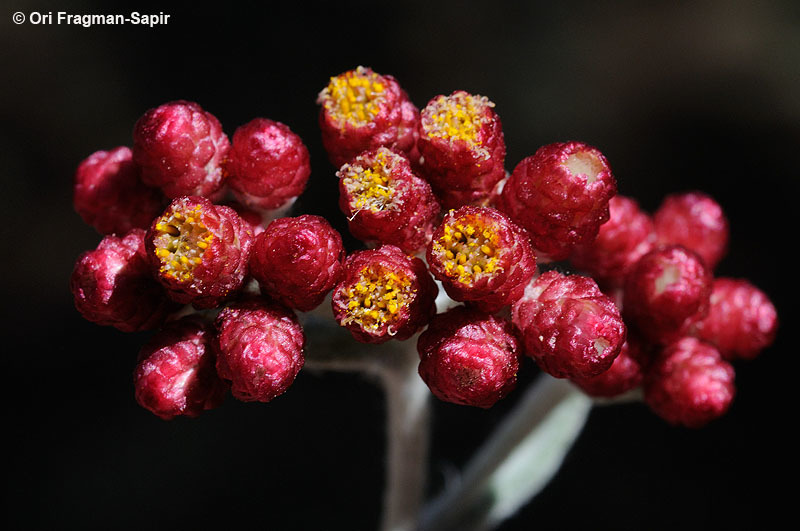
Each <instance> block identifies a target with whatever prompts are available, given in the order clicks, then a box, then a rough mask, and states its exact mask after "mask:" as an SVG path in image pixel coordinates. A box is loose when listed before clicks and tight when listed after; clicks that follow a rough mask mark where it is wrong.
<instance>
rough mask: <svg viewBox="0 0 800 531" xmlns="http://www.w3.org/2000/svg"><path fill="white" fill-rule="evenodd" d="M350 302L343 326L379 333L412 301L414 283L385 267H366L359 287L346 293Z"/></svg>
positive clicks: (359, 279)
mask: <svg viewBox="0 0 800 531" xmlns="http://www.w3.org/2000/svg"><path fill="white" fill-rule="evenodd" d="M345 293H346V295H347V297H349V298H350V300H349V302H348V303H347V316H346V317H345V319H343V324H347V323H349V322H356V323H358V324H359V325H361V327H362V328H364V329H365V330H366V329H373V330H378V329H380V328H382V327H384V326H386V325H391V324H392V322H393V321H394V319H395V316H396V314H397V313H398V312H399V311H400V309H401V308H402V307H403V306H404V305H406V304H409V302H410V300H411V299H412V298H413V293H414V292H413V290H412V289H411V280H409V279H408V278H407V277H405V275H402V274H398V273H396V272H394V271H391V270H388V269H386V268H384V267H382V266H378V265H375V266H366V267H365V268H363V269H362V270H361V271H360V273H359V278H358V281H357V282H356V283H354V284H353V285H351V286H350V287H348V288H347V289H346V291H345Z"/></svg>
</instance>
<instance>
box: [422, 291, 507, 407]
mask: <svg viewBox="0 0 800 531" xmlns="http://www.w3.org/2000/svg"><path fill="white" fill-rule="evenodd" d="M417 349H418V351H419V356H420V364H419V374H420V376H421V377H422V379H423V380H424V381H425V383H426V384H427V385H428V387H429V388H430V390H431V392H432V393H433V394H434V395H435V396H436V397H437V398H439V399H440V400H443V401H445V402H452V403H454V404H462V405H467V406H477V407H482V408H489V407H491V406H493V405H494V404H495V403H496V402H497V401H498V400H500V399H501V398H503V397H504V396H506V395H507V394H508V393H510V392H511V391H512V390H513V389H514V387H515V386H516V383H517V370H518V368H519V353H518V350H519V342H518V340H517V338H516V336H515V335H514V329H513V326H512V325H511V323H510V322H508V321H505V320H503V319H499V318H497V317H494V316H492V315H488V314H485V313H483V312H480V311H478V310H475V309H470V308H466V307H463V306H460V307H455V308H453V309H451V310H449V311H448V312H446V313H443V314H439V315H437V316H435V317H434V318H433V320H432V321H431V323H430V325H429V326H428V328H427V330H425V331H424V332H423V333H422V334H421V335H420V336H419V341H418V343H417Z"/></svg>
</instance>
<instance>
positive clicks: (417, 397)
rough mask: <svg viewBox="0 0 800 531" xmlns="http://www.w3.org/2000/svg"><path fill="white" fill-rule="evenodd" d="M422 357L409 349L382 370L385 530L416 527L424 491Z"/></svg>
mask: <svg viewBox="0 0 800 531" xmlns="http://www.w3.org/2000/svg"><path fill="white" fill-rule="evenodd" d="M409 341H410V340H409ZM413 343H414V344H415V342H413ZM412 346H413V345H412ZM418 360H419V357H418V356H417V353H416V350H414V349H406V352H405V356H403V357H396V358H394V359H393V360H392V363H391V365H388V364H387V369H386V370H385V371H384V372H383V377H382V381H383V386H384V390H385V392H386V446H387V451H386V454H387V455H386V465H387V468H386V489H385V490H384V493H383V517H382V523H381V529H382V530H383V531H413V530H414V529H416V527H417V518H418V515H419V512H420V508H421V506H422V500H423V495H424V493H425V485H426V478H427V472H428V469H427V463H428V443H429V431H430V391H429V390H428V387H427V386H426V385H425V383H424V382H423V381H422V379H421V378H420V377H419V375H418V374H417V364H418Z"/></svg>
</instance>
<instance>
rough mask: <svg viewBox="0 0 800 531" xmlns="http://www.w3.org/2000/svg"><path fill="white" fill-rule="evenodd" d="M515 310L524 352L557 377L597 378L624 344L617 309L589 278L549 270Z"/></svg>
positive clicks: (514, 320) (531, 286) (528, 287)
mask: <svg viewBox="0 0 800 531" xmlns="http://www.w3.org/2000/svg"><path fill="white" fill-rule="evenodd" d="M511 312H512V320H513V322H514V325H515V326H516V327H517V329H518V330H520V332H521V333H522V339H523V341H524V344H525V351H526V354H528V355H529V356H531V357H532V358H533V359H534V360H536V363H537V364H538V365H539V367H540V368H541V369H542V370H543V371H545V372H547V373H549V374H551V375H553V376H555V377H556V378H572V379H583V378H591V377H593V376H597V375H598V374H600V373H602V372H604V371H606V370H608V369H609V368H610V367H611V364H612V363H613V362H614V359H616V357H617V356H618V355H619V352H620V350H621V349H622V345H623V343H624V342H625V336H626V332H627V330H626V328H625V324H624V323H623V322H622V318H621V317H620V314H619V310H618V309H617V306H616V305H615V304H614V301H613V300H612V299H611V298H610V297H608V296H607V295H604V294H603V293H602V292H601V291H600V288H598V287H597V284H596V283H595V281H594V280H592V279H591V278H589V277H584V276H580V275H564V274H561V273H559V272H557V271H548V272H546V273H544V274H542V275H541V276H539V277H538V278H537V279H536V280H534V281H532V282H531V283H530V284H529V285H528V286H527V287H526V288H525V293H524V295H523V296H522V298H521V299H519V300H518V301H517V302H515V303H514V305H513V306H512V308H511Z"/></svg>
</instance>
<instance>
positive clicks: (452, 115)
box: [422, 91, 494, 158]
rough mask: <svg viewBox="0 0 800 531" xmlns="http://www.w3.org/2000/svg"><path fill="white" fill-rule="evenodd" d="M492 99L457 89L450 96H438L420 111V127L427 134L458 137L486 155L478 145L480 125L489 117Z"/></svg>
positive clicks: (480, 143) (440, 136) (481, 146)
mask: <svg viewBox="0 0 800 531" xmlns="http://www.w3.org/2000/svg"><path fill="white" fill-rule="evenodd" d="M491 107H494V103H492V102H491V101H489V99H488V98H486V97H485V96H477V95H476V96H473V95H471V94H468V93H466V92H464V91H457V92H454V93H453V94H451V95H450V96H439V97H438V98H436V99H435V100H434V101H432V102H431V103H429V104H428V106H427V107H425V109H424V110H423V112H422V127H423V131H424V132H425V134H427V136H428V138H442V139H445V140H450V141H451V142H452V141H462V142H466V144H467V145H468V146H469V147H470V148H472V149H474V150H475V151H477V152H478V153H480V154H481V156H482V157H483V158H488V157H489V155H490V154H489V152H488V150H487V149H486V148H485V147H484V146H483V145H482V144H483V142H482V138H481V134H480V132H481V129H482V128H483V126H484V125H485V124H486V123H487V122H488V121H489V120H491V116H490V113H489V112H487V110H488V109H490V108H491Z"/></svg>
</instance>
